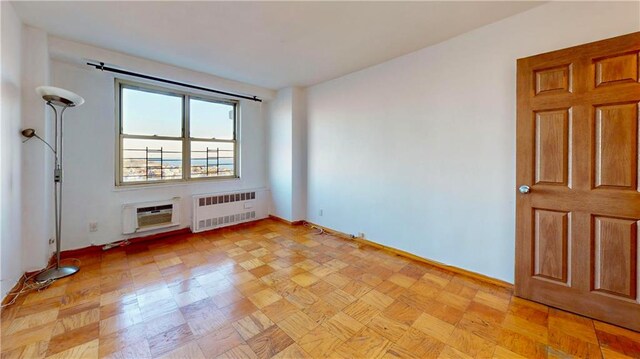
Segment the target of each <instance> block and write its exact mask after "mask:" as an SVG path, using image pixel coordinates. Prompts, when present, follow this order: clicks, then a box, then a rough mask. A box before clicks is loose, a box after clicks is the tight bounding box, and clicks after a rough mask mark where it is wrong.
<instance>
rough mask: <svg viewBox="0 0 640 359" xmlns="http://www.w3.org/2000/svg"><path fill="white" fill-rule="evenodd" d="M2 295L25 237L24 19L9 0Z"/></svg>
mask: <svg viewBox="0 0 640 359" xmlns="http://www.w3.org/2000/svg"><path fill="white" fill-rule="evenodd" d="M0 13H1V21H2V23H1V36H2V38H1V51H2V52H1V54H0V71H1V73H2V74H1V75H2V87H1V91H2V93H1V94H0V101H1V102H0V108H2V110H1V113H0V114H1V116H2V117H1V118H0V124H1V125H0V151H1V152H0V204H1V205H0V218H1V222H0V225H1V227H0V235H1V236H2V237H1V238H0V239H1V240H0V282H1V284H0V292H1V293H0V296H1V297H2V298H4V297H5V295H6V294H7V292H9V290H11V288H12V287H13V286H14V285H15V284H16V282H17V280H18V279H19V278H20V276H21V275H22V270H23V264H22V241H21V228H20V222H21V216H22V209H21V194H22V186H21V183H20V177H21V157H22V144H21V143H20V140H21V138H20V120H21V91H22V81H21V63H22V56H21V40H22V22H21V21H20V19H19V18H18V16H17V15H16V13H15V11H14V10H13V6H12V5H11V4H10V3H8V2H4V1H3V2H0Z"/></svg>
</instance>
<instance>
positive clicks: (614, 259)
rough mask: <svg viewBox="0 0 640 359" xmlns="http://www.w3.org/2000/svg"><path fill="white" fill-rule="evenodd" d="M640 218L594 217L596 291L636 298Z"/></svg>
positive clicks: (594, 280) (594, 285)
mask: <svg viewBox="0 0 640 359" xmlns="http://www.w3.org/2000/svg"><path fill="white" fill-rule="evenodd" d="M637 222H638V221H637V220H629V219H622V218H611V217H602V216H594V231H593V233H594V235H593V245H592V247H593V249H592V251H593V256H592V257H593V261H594V271H593V290H595V291H599V292H605V293H609V294H611V295H614V296H620V297H623V298H628V299H631V300H635V299H636V296H637V289H638V288H637V287H638V283H637V273H638V261H637V260H638V257H637V253H638V226H637Z"/></svg>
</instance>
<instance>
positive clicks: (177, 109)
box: [121, 87, 182, 137]
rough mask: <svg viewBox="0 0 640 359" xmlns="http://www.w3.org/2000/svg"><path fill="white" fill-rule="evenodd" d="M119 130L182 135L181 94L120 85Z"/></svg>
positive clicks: (158, 134) (128, 133)
mask: <svg viewBox="0 0 640 359" xmlns="http://www.w3.org/2000/svg"><path fill="white" fill-rule="evenodd" d="M121 101H122V133H124V134H127V135H145V136H154V135H155V136H165V137H180V136H182V97H181V96H173V95H167V94H160V93H154V92H148V91H140V90H137V89H130V88H126V87H125V88H123V89H122V100H121Z"/></svg>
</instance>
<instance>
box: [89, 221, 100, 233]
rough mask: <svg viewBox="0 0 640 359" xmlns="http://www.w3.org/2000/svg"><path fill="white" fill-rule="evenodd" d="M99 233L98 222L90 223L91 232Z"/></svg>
mask: <svg viewBox="0 0 640 359" xmlns="http://www.w3.org/2000/svg"><path fill="white" fill-rule="evenodd" d="M97 231H98V222H89V232H97Z"/></svg>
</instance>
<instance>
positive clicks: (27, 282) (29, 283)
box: [0, 258, 82, 308]
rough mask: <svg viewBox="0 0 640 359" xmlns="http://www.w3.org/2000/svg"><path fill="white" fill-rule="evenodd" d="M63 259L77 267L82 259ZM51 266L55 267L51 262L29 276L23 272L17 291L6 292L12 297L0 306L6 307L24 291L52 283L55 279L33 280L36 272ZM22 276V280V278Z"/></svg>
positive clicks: (24, 292) (36, 289) (43, 287)
mask: <svg viewBox="0 0 640 359" xmlns="http://www.w3.org/2000/svg"><path fill="white" fill-rule="evenodd" d="M64 260H72V261H74V262H75V263H76V264H77V266H78V267H80V264H81V263H82V261H80V260H79V259H77V258H67V259H64ZM61 262H62V261H61ZM53 267H55V264H51V265H49V266H47V267H46V268H44V269H42V270H39V271H37V272H35V273H32V274H31V275H29V276H27V274H26V273H25V274H23V275H22V277H20V280H21V281H22V285H21V286H20V288H19V289H18V290H17V291H12V292H9V294H7V297H8V296H13V298H11V300H10V301H9V302H8V303H6V304H3V305H1V306H0V308H6V307H8V306H10V305H12V304H14V303H15V302H16V301H17V300H18V297H20V296H21V295H23V294H26V293H29V292H32V291H38V292H39V291H41V290H44V289H46V288H48V287H49V286H50V285H51V284H53V283H54V282H55V281H56V279H48V280H46V281H42V282H38V281H36V280H35V278H36V277H37V276H38V274H40V273H42V272H44V271H47V270H49V269H51V268H53ZM23 278H24V280H23Z"/></svg>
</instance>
